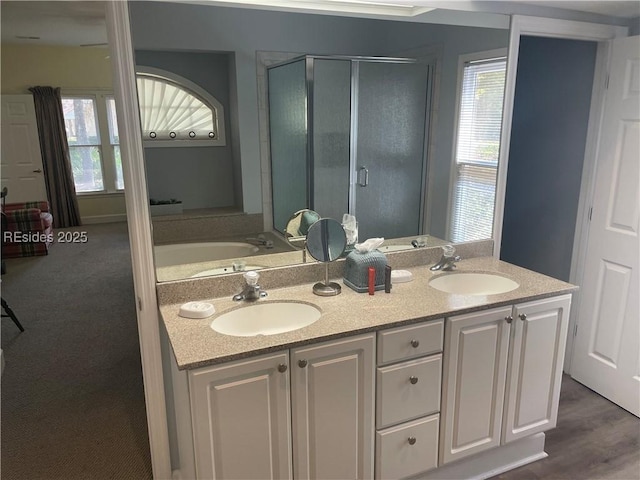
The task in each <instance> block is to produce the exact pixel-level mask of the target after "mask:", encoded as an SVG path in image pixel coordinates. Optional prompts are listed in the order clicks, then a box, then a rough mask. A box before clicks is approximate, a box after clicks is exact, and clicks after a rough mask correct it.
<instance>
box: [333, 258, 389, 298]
mask: <svg viewBox="0 0 640 480" xmlns="http://www.w3.org/2000/svg"><path fill="white" fill-rule="evenodd" d="M386 266H387V257H386V256H385V255H384V253H382V252H381V251H379V250H373V251H371V252H366V253H360V252H358V251H357V250H354V251H353V252H351V253H350V254H349V255H347V258H346V259H345V265H344V280H343V281H344V284H345V285H346V286H348V287H350V288H352V289H354V290H355V291H356V292H358V293H364V292H368V291H369V267H373V268H375V269H376V290H382V289H384V267H386Z"/></svg>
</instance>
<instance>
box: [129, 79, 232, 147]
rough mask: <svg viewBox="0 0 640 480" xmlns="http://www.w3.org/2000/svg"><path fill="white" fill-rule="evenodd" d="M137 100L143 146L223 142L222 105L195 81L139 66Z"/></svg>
mask: <svg viewBox="0 0 640 480" xmlns="http://www.w3.org/2000/svg"><path fill="white" fill-rule="evenodd" d="M136 70H137V72H136V81H137V85H138V103H139V106H140V121H141V123H142V137H143V140H144V142H145V147H155V146H169V147H175V146H190V145H191V146H224V145H226V140H225V131H224V107H223V106H222V104H221V103H220V102H219V101H218V100H216V98H215V97H213V96H212V95H211V94H209V93H208V92H206V91H205V90H204V89H202V88H201V87H199V86H198V85H196V84H195V83H193V82H191V81H189V80H187V79H186V78H182V77H180V76H178V75H175V74H173V73H171V72H167V71H164V70H160V69H156V68H151V67H138V68H137V69H136Z"/></svg>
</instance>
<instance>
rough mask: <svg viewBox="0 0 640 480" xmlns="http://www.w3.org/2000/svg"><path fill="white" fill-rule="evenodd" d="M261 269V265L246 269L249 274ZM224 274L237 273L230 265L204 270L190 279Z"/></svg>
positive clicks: (248, 266)
mask: <svg viewBox="0 0 640 480" xmlns="http://www.w3.org/2000/svg"><path fill="white" fill-rule="evenodd" d="M261 268H264V267H261V266H260V265H247V266H246V267H244V270H243V271H245V272H248V271H249V270H260V269H261ZM224 273H237V272H236V271H235V270H234V269H233V265H229V266H227V267H218V268H212V269H210V270H204V271H202V272H198V273H196V274H194V275H191V276H190V277H189V278H200V277H210V276H212V275H222V274H224Z"/></svg>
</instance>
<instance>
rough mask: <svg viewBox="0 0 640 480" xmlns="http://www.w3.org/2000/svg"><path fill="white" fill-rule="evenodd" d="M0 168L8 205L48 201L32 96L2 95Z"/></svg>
mask: <svg viewBox="0 0 640 480" xmlns="http://www.w3.org/2000/svg"><path fill="white" fill-rule="evenodd" d="M1 166H2V187H7V189H8V195H7V202H8V203H15V202H33V201H39V200H47V190H46V187H45V184H44V173H43V168H42V155H41V153H40V141H39V139H38V125H37V123H36V111H35V108H34V106H33V97H32V96H31V95H2V161H1Z"/></svg>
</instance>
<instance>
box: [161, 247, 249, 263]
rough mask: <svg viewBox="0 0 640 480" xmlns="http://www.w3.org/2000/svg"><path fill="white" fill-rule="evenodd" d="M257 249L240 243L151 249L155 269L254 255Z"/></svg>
mask: <svg viewBox="0 0 640 480" xmlns="http://www.w3.org/2000/svg"><path fill="white" fill-rule="evenodd" d="M258 251H259V249H258V247H256V246H255V245H251V244H250V243H241V242H202V243H176V244H171V245H159V246H156V247H153V255H154V257H155V262H156V268H160V267H171V266H174V265H184V264H187V263H201V262H209V261H213V260H224V259H226V258H241V257H248V256H249V255H254V254H256V253H257V252H258Z"/></svg>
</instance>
